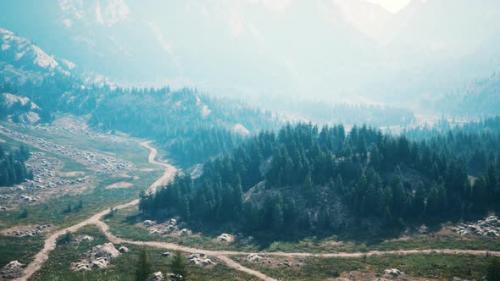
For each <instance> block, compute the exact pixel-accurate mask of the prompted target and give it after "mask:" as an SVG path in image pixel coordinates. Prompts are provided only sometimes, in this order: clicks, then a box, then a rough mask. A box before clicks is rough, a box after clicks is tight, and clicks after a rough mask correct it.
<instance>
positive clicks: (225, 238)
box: [217, 233, 235, 243]
mask: <svg viewBox="0 0 500 281" xmlns="http://www.w3.org/2000/svg"><path fill="white" fill-rule="evenodd" d="M234 240H235V238H234V235H231V234H227V233H222V234H221V235H219V236H218V237H217V241H219V242H223V243H233V242H234Z"/></svg>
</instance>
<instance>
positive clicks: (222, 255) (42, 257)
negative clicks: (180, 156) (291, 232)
mask: <svg viewBox="0 0 500 281" xmlns="http://www.w3.org/2000/svg"><path fill="white" fill-rule="evenodd" d="M140 145H141V146H142V147H144V148H146V149H148V150H149V156H148V161H149V163H151V164H155V165H159V166H161V167H163V168H165V171H164V173H163V175H162V176H161V177H160V178H158V179H157V180H156V181H155V182H153V183H152V184H151V186H149V188H148V190H147V192H148V193H152V192H154V191H156V189H157V188H158V187H160V186H163V185H165V184H167V183H168V182H169V181H170V180H172V179H173V177H174V176H175V174H176V173H177V169H176V168H175V167H174V166H172V165H170V164H168V163H165V162H161V161H158V160H156V157H157V155H158V151H157V150H156V149H155V148H154V147H152V146H151V145H150V142H142V143H141V144H140ZM138 203H139V199H135V200H133V201H130V202H128V203H125V204H122V205H118V206H115V207H113V208H114V209H117V210H119V209H124V208H128V207H132V206H135V205H137V204H138ZM109 212H110V211H109V210H104V211H101V212H99V213H97V214H94V215H93V216H91V217H90V218H88V219H86V220H84V221H82V222H80V223H78V224H75V225H72V226H70V227H67V228H64V229H61V230H58V231H56V232H53V233H52V234H50V236H48V237H47V238H46V240H45V244H44V247H43V249H42V250H40V252H38V253H37V254H36V255H35V258H34V260H33V261H32V262H31V263H30V264H29V265H28V266H27V267H26V268H25V269H24V271H23V275H22V276H21V277H19V278H17V279H15V281H26V280H28V279H29V278H30V277H31V276H32V275H33V274H34V273H35V272H37V271H38V270H39V269H40V268H41V267H42V265H43V264H44V263H45V262H46V261H47V260H48V258H49V253H50V252H51V251H52V250H54V249H55V247H56V242H57V239H58V238H59V237H60V236H61V235H63V234H65V233H66V232H76V231H78V230H79V229H80V228H82V227H84V226H86V225H95V226H97V228H98V229H99V230H100V231H101V232H102V233H103V234H104V235H105V236H106V238H107V239H108V240H109V241H110V242H112V243H114V244H131V245H138V246H147V247H153V248H159V249H166V250H171V251H181V252H185V253H203V254H205V255H207V256H211V257H214V258H216V259H218V260H220V261H221V262H223V263H224V264H225V265H226V266H227V267H229V268H232V269H234V270H238V271H241V272H244V273H247V274H250V275H252V276H255V277H257V278H259V279H261V280H264V281H277V280H276V279H274V278H271V277H269V276H267V275H265V274H263V273H262V272H259V271H256V270H253V269H250V268H247V267H244V266H242V265H241V264H239V263H237V262H236V261H234V260H233V259H231V258H230V257H231V256H241V255H249V254H259V255H263V256H275V257H318V258H360V257H364V256H383V255H400V256H403V255H412V254H445V255H472V256H500V251H486V250H461V249H418V250H394V251H368V252H352V253H349V252H336V253H306V252H300V253H291V252H290V253H289V252H257V253H255V252H240V251H213V250H205V249H197V248H192V247H186V246H181V245H178V244H174V243H167V242H159V241H134V240H128V239H122V238H119V237H116V236H115V235H113V234H112V233H111V231H110V230H109V226H108V225H107V224H106V223H104V222H103V221H102V220H101V219H102V218H103V217H104V216H105V215H106V214H108V213H109Z"/></svg>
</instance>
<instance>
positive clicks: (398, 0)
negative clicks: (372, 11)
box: [367, 0, 411, 13]
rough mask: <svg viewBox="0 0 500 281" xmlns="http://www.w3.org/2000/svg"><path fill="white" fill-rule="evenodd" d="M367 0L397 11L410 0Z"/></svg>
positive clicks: (391, 10)
mask: <svg viewBox="0 0 500 281" xmlns="http://www.w3.org/2000/svg"><path fill="white" fill-rule="evenodd" d="M367 1H368V2H372V3H376V4H379V5H380V6H382V7H384V8H385V9H387V10H388V11H390V12H393V13H395V12H397V11H399V10H401V9H402V8H404V7H405V6H406V5H408V3H410V1H411V0H367Z"/></svg>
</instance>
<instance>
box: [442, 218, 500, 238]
mask: <svg viewBox="0 0 500 281" xmlns="http://www.w3.org/2000/svg"><path fill="white" fill-rule="evenodd" d="M452 229H453V230H454V231H455V232H456V233H458V234H460V235H461V236H464V235H479V236H483V237H500V219H498V217H496V216H489V217H487V218H485V219H484V220H478V221H477V222H474V223H462V224H458V225H457V226H454V227H452Z"/></svg>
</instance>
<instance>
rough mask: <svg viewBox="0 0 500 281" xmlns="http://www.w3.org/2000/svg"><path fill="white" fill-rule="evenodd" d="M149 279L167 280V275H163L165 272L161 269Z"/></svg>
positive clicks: (153, 280)
mask: <svg viewBox="0 0 500 281" xmlns="http://www.w3.org/2000/svg"><path fill="white" fill-rule="evenodd" d="M147 281H165V277H163V273H161V271H158V272H155V273H153V274H151V276H150V277H149V278H148V279H147Z"/></svg>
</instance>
